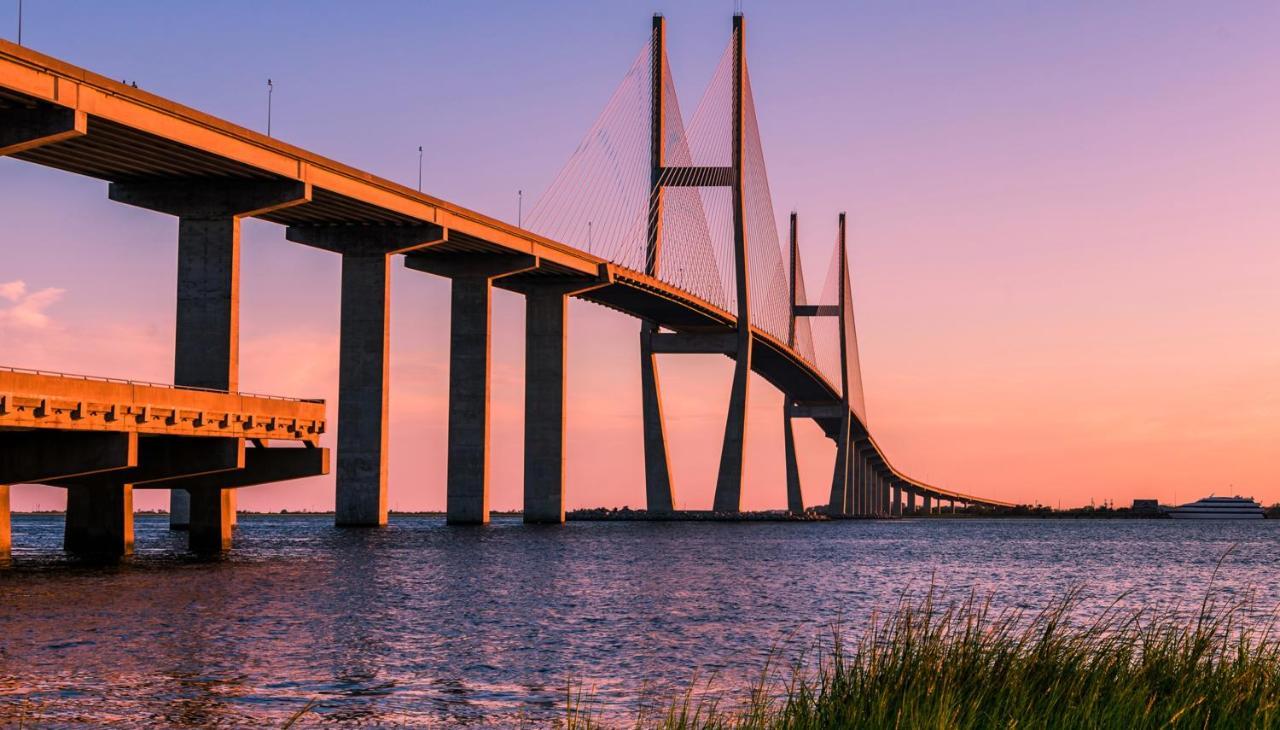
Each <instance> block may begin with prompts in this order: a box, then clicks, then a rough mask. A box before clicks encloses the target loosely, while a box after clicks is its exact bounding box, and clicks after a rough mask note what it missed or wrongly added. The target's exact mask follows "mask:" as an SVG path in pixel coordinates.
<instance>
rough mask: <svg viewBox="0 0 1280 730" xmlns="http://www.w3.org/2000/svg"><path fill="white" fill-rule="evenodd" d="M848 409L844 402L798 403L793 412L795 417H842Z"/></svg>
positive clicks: (793, 407)
mask: <svg viewBox="0 0 1280 730" xmlns="http://www.w3.org/2000/svg"><path fill="white" fill-rule="evenodd" d="M848 410H849V409H848V407H847V406H845V405H844V404H843V403H796V404H795V405H794V406H792V409H791V413H792V416H793V417H794V418H840V417H841V416H842V415H843V414H844V413H847V412H848Z"/></svg>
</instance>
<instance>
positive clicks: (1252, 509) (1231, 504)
mask: <svg viewBox="0 0 1280 730" xmlns="http://www.w3.org/2000/svg"><path fill="white" fill-rule="evenodd" d="M1169 516H1170V517H1172V518H1173V519H1175V520H1260V519H1262V518H1263V517H1265V516H1266V515H1265V514H1264V513H1263V511H1262V505H1260V504H1258V503H1257V502H1255V501H1253V500H1252V499H1249V498H1248V497H1205V498H1204V499H1202V500H1200V501H1199V502H1192V503H1191V504H1184V505H1182V506H1181V507H1174V508H1173V509H1172V510H1170V511H1169Z"/></svg>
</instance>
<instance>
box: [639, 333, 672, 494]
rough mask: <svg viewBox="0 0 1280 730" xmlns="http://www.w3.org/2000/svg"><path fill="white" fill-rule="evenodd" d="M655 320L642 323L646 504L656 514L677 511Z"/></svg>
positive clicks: (641, 369)
mask: <svg viewBox="0 0 1280 730" xmlns="http://www.w3.org/2000/svg"><path fill="white" fill-rule="evenodd" d="M656 329H657V328H656V327H655V326H654V325H653V323H651V322H647V321H645V322H641V323H640V395H641V411H642V415H643V419H644V484H645V508H646V509H647V510H648V511H649V512H650V513H652V514H656V515H669V514H671V513H672V512H674V511H675V493H674V489H673V487H672V484H671V460H670V457H669V456H668V455H667V430H666V423H665V421H664V420H663V417H662V388H661V386H660V384H659V381H658V360H657V357H656V356H655V353H654V351H653V346H652V340H653V336H654V335H655V334H657V332H656Z"/></svg>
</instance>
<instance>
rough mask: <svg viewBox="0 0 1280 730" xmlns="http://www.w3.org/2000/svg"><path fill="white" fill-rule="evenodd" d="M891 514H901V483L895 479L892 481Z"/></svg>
mask: <svg viewBox="0 0 1280 730" xmlns="http://www.w3.org/2000/svg"><path fill="white" fill-rule="evenodd" d="M893 516H894V517H901V516H902V485H901V484H900V483H899V482H897V481H894V483H893Z"/></svg>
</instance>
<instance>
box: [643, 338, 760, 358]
mask: <svg viewBox="0 0 1280 730" xmlns="http://www.w3.org/2000/svg"><path fill="white" fill-rule="evenodd" d="M649 344H650V347H651V348H652V349H653V351H654V352H655V353H658V354H664V353H673V354H679V355H699V354H701V355H733V354H735V353H736V352H737V351H738V335H737V333H736V332H691V333H684V332H654V333H653V334H652V335H651V338H650V340H649Z"/></svg>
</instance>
